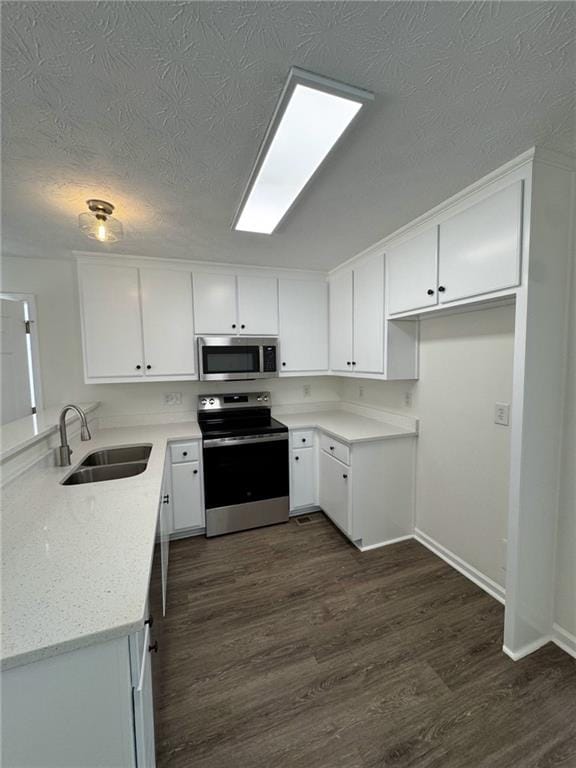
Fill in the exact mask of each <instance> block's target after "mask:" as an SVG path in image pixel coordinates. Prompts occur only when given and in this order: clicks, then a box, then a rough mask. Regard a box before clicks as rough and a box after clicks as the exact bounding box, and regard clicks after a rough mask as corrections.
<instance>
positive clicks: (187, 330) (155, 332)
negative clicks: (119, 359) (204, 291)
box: [140, 269, 196, 377]
mask: <svg viewBox="0 0 576 768" xmlns="http://www.w3.org/2000/svg"><path fill="white" fill-rule="evenodd" d="M140 289H141V295H142V324H143V329H144V354H145V364H146V367H145V373H146V376H150V377H154V376H174V375H184V374H190V375H194V373H195V370H196V366H195V360H196V354H195V346H194V344H195V342H194V319H193V316H192V276H191V275H190V273H189V272H176V271H172V272H171V271H169V270H166V269H142V270H140Z"/></svg>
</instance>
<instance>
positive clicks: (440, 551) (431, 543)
mask: <svg viewBox="0 0 576 768" xmlns="http://www.w3.org/2000/svg"><path fill="white" fill-rule="evenodd" d="M414 538H415V539H416V541H419V542H420V544H423V545H424V546H425V547H426V548H427V549H429V550H430V551H431V552H433V553H434V554H435V555H438V557H440V558H442V560H444V561H445V562H446V563H448V565H451V566H452V567H453V568H455V569H456V570H457V571H459V572H460V573H461V574H462V575H463V576H466V577H467V578H468V579H470V581H473V582H474V584H476V586H477V587H480V589H483V590H484V592H487V593H488V594H489V595H490V597H493V598H494V599H495V600H498V602H499V603H502V604H504V603H505V596H506V590H505V589H504V588H503V587H501V586H500V584H497V583H496V582H495V581H492V579H490V578H488V576H485V575H484V574H483V573H482V572H481V571H479V570H478V569H477V568H474V566H473V565H470V564H469V563H467V562H466V561H465V560H462V558H461V557H458V555H455V554H454V552H451V551H450V550H449V549H446V547H443V546H442V544H439V543H438V542H437V541H435V540H434V539H433V538H431V537H430V536H428V534H426V533H424V531H421V530H420V529H418V528H415V529H414Z"/></svg>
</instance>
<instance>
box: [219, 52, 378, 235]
mask: <svg viewBox="0 0 576 768" xmlns="http://www.w3.org/2000/svg"><path fill="white" fill-rule="evenodd" d="M373 98H374V96H373V94H371V93H369V92H368V91H364V90H362V89H361V88H354V87H353V86H351V85H344V84H343V83H338V82H336V81H335V80H330V79H328V78H327V77H322V76H321V75H314V74H312V73H311V72H305V71H304V70H302V69H297V68H296V67H293V68H292V69H291V70H290V75H289V77H288V81H287V82H286V85H285V86H284V89H283V91H282V94H281V96H280V100H279V102H278V105H277V106H276V109H275V111H274V115H273V116H272V120H271V122H270V125H269V126H268V130H267V131H266V136H265V137H264V141H263V143H262V146H261V147H260V151H259V152H258V156H257V158H256V163H255V165H254V169H253V171H252V173H251V175H250V179H249V182H248V186H247V188H246V191H245V193H244V195H243V197H242V201H241V203H240V207H239V209H238V213H237V214H236V217H235V219H234V224H233V227H234V229H236V230H240V231H243V232H258V233H261V234H266V235H270V234H272V232H274V230H275V229H276V227H277V226H278V224H279V223H280V221H281V220H282V219H283V218H284V216H285V215H286V214H287V212H288V210H289V209H290V207H291V206H292V205H293V204H294V202H295V201H296V198H297V197H298V195H299V194H300V193H301V192H302V190H303V189H304V187H305V186H306V185H307V184H308V182H309V181H310V179H311V178H312V176H313V175H314V173H315V172H316V171H317V170H318V168H319V167H320V165H321V163H322V161H323V160H324V159H325V157H326V155H327V154H328V153H329V152H330V150H331V149H332V148H333V146H334V145H335V144H336V142H337V141H338V139H339V138H340V137H341V136H342V134H343V133H344V132H345V131H346V129H347V128H348V127H349V125H350V124H351V123H352V121H353V120H354V118H355V117H356V116H357V114H358V113H359V112H360V110H361V109H362V107H363V106H364V105H365V104H366V102H368V101H371V100H372V99H373Z"/></svg>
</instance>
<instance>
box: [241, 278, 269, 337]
mask: <svg viewBox="0 0 576 768" xmlns="http://www.w3.org/2000/svg"><path fill="white" fill-rule="evenodd" d="M238 322H239V323H240V325H239V326H238V328H239V333H242V334H245V335H249V336H278V280H276V278H275V277H238Z"/></svg>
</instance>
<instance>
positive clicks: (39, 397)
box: [0, 291, 44, 418]
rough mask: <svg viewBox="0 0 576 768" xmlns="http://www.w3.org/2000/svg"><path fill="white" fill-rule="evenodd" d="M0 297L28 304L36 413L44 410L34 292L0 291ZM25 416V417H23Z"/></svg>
mask: <svg viewBox="0 0 576 768" xmlns="http://www.w3.org/2000/svg"><path fill="white" fill-rule="evenodd" d="M0 299H8V300H9V301H23V302H26V304H27V305H28V316H29V319H30V321H31V323H32V325H31V328H30V351H31V353H32V380H33V382H34V400H35V401H36V413H40V411H42V410H44V397H43V394H42V370H41V368H40V341H39V333H40V331H39V329H38V308H37V306H36V295H35V294H34V293H18V292H14V291H2V292H0ZM24 418H25V417H24Z"/></svg>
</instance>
